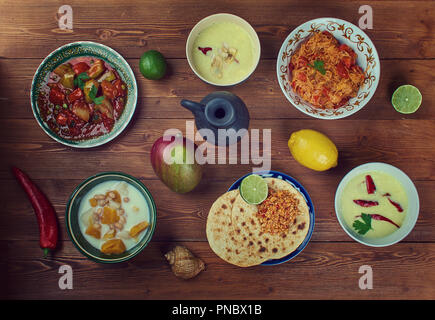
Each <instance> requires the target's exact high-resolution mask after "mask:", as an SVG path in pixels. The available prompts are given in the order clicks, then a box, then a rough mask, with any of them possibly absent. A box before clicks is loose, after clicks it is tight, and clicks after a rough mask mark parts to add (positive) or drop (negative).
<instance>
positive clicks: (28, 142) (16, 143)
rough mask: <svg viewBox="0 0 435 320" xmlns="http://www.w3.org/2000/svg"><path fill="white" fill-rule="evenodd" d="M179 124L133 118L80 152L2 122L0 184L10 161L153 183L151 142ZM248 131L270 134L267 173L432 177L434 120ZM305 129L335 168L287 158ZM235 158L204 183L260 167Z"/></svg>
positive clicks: (288, 123)
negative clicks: (324, 140) (334, 152)
mask: <svg viewBox="0 0 435 320" xmlns="http://www.w3.org/2000/svg"><path fill="white" fill-rule="evenodd" d="M336 123H339V124H340V125H336ZM185 127H186V121H185V120H163V119H162V120H159V121H158V127H157V128H156V122H155V121H154V120H148V119H136V120H135V121H133V123H132V124H131V125H130V126H129V127H128V128H127V129H126V130H125V131H124V132H123V134H122V135H121V136H119V137H118V138H117V139H115V140H114V141H112V142H110V143H108V144H107V145H104V146H101V147H97V148H94V149H91V150H80V149H72V148H70V147H65V146H63V145H61V144H59V143H57V142H55V141H54V140H52V139H51V138H50V137H48V136H47V135H46V134H45V133H44V132H43V131H42V130H41V129H40V128H39V126H38V125H37V124H36V123H35V121H34V120H31V119H28V120H0V133H1V135H2V137H3V139H2V142H1V143H0V147H1V149H2V150H3V151H4V153H5V154H4V156H3V157H2V158H1V159H0V163H1V164H3V165H2V166H1V168H0V179H4V178H10V172H9V170H8V166H10V165H12V164H15V165H17V166H19V167H22V169H23V170H26V171H27V172H28V173H29V174H30V175H31V176H32V177H33V178H34V179H59V178H62V179H77V178H78V177H80V178H85V177H87V176H90V175H92V174H95V173H96V172H99V171H118V170H121V171H125V172H128V173H130V174H133V175H135V176H137V177H140V178H143V179H153V178H154V177H155V175H154V172H153V170H152V168H151V165H150V162H149V152H150V150H151V146H152V144H153V143H154V141H155V140H157V138H158V137H160V136H161V135H162V134H163V133H164V132H165V130H167V129H170V128H175V129H179V130H180V131H182V132H183V133H184V132H185ZM250 128H251V129H259V130H260V131H259V133H260V142H262V141H263V132H264V131H263V130H265V129H271V136H272V141H271V142H272V145H271V153H270V154H271V159H272V169H275V170H280V171H283V172H287V173H289V174H291V175H294V176H295V177H299V178H301V179H302V178H303V177H305V176H307V177H309V176H311V177H315V178H320V177H325V176H331V177H335V179H338V178H339V177H342V176H344V174H346V172H348V171H349V170H350V169H352V168H353V167H355V166H357V165H359V164H363V163H366V162H373V161H380V162H387V163H390V164H392V165H395V166H398V167H399V168H401V169H402V170H404V171H405V172H406V173H407V174H408V175H409V176H410V177H411V178H412V179H413V180H434V177H435V172H434V168H435V167H434V165H433V159H434V158H435V156H434V152H435V149H434V148H433V144H432V143H429V142H430V141H428V140H425V139H424V137H432V136H434V135H435V125H434V121H433V120H394V121H392V120H358V121H353V120H340V121H339V122H331V121H318V120H304V121H300V120H253V121H251V123H250ZM303 128H308V129H316V130H318V131H321V132H323V133H325V134H326V135H328V136H329V137H330V138H331V139H332V140H333V141H334V143H335V144H336V145H337V148H338V150H339V152H340V155H339V165H338V167H336V168H334V169H333V170H330V171H327V172H324V173H318V172H314V171H311V170H309V169H306V168H304V167H302V166H300V165H299V164H297V163H296V162H295V161H294V160H293V158H292V157H291V155H290V152H289V150H288V146H287V141H288V139H289V137H290V134H291V132H293V131H296V130H299V129H303ZM251 137H252V138H253V141H258V139H255V138H254V136H253V135H251ZM246 138H248V136H246ZM197 142H198V144H201V142H199V141H197ZM262 146H263V145H261V144H260V147H261V148H262ZM260 151H261V150H260ZM239 153H240V149H239ZM217 155H218V151H217V150H216V157H217ZM239 155H240V154H239ZM227 156H228V151H227ZM233 159H234V161H235V162H236V164H238V165H229V164H228V163H229V161H228V160H227V161H226V162H225V163H227V166H225V165H219V164H213V165H210V167H209V169H208V170H207V172H206V175H207V179H210V180H214V179H215V180H227V181H228V179H229V181H233V180H234V179H235V178H236V177H240V176H241V175H243V174H245V173H246V172H249V171H251V170H252V168H253V167H254V168H261V166H262V165H261V163H260V164H259V165H255V163H254V162H253V161H252V154H251V157H250V162H249V165H248V164H246V165H242V164H241V160H240V157H239V158H233ZM257 160H258V159H257ZM260 160H261V159H260ZM216 163H217V161H216ZM416 164H418V165H416ZM228 166H229V167H228ZM337 181H338V180H337Z"/></svg>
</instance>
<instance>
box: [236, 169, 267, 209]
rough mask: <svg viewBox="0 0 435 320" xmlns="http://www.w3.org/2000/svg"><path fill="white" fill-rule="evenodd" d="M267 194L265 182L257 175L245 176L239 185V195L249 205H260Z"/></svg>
mask: <svg viewBox="0 0 435 320" xmlns="http://www.w3.org/2000/svg"><path fill="white" fill-rule="evenodd" d="M268 192H269V189H268V187H267V182H266V181H265V180H264V179H263V178H262V177H261V176H259V175H258V174H251V175H249V176H247V177H246V178H245V179H243V180H242V183H241V184H240V195H241V196H242V198H243V200H245V201H246V202H247V203H249V204H260V203H262V202H263V201H264V200H266V198H267V195H268Z"/></svg>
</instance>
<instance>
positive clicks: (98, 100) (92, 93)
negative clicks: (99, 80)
mask: <svg viewBox="0 0 435 320" xmlns="http://www.w3.org/2000/svg"><path fill="white" fill-rule="evenodd" d="M97 92H98V90H97V88H96V87H95V86H94V85H92V88H91V91H89V98H91V100H92V101H93V102H94V103H95V104H101V103H102V102H103V100H104V96H101V97H98V98H97Z"/></svg>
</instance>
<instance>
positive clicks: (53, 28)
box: [0, 0, 435, 299]
mask: <svg viewBox="0 0 435 320" xmlns="http://www.w3.org/2000/svg"><path fill="white" fill-rule="evenodd" d="M62 4H64V3H63V1H62V2H59V1H33V0H23V1H9V0H1V1H0V105H1V114H0V132H1V139H0V148H1V160H0V161H1V167H0V179H1V183H0V195H1V203H0V205H1V209H0V210H1V215H0V219H1V223H0V252H1V253H2V254H1V256H2V257H1V259H0V261H1V262H0V266H1V270H0V271H2V272H0V274H1V275H0V283H1V285H0V291H1V293H0V297H3V298H8V299H23V298H24V299H83V298H85V299H88V298H89V299H94V298H98V299H130V298H136V299H137V298H138V299H434V298H435V290H434V288H435V272H434V270H435V232H434V227H435V211H434V208H435V197H434V193H435V171H434V168H435V166H434V159H435V148H434V147H435V144H434V137H435V90H434V83H435V32H434V31H435V29H434V25H435V24H434V22H435V21H434V17H435V2H433V1H363V2H361V1H343V2H341V1H300V2H299V1H280V0H268V1H245V0H233V1H181V0H164V1H163V0H162V1H161V0H159V1H140V0H129V1H115V0H106V1H104V4H102V3H101V2H98V3H97V1H95V2H93V1H91V2H90V1H88V0H86V1H84V0H80V1H72V0H71V1H68V2H67V4H69V5H70V6H71V7H72V9H73V32H62V31H61V30H59V28H58V22H57V20H56V13H57V11H58V8H59V7H60V6H61V5H62ZM363 4H368V5H370V6H371V7H372V9H373V14H374V22H373V29H372V30H366V32H367V34H368V35H369V36H370V38H371V40H372V41H373V42H374V44H375V46H376V48H377V50H378V53H379V56H380V58H381V80H380V83H379V86H378V89H377V91H376V94H375V95H374V97H373V98H372V100H371V101H370V103H369V104H368V105H366V106H365V107H364V108H363V109H362V110H361V111H359V112H358V113H356V114H354V115H353V116H350V117H348V118H346V119H342V120H335V121H324V120H317V119H314V118H311V117H308V116H306V115H304V114H303V113H301V112H299V111H298V110H297V109H295V108H294V107H293V106H291V105H290V104H289V102H288V101H287V100H286V99H285V97H284V95H283V94H282V92H281V90H280V88H279V85H278V82H277V79H276V71H275V65H276V57H277V54H278V51H279V49H280V46H281V44H282V42H283V40H284V39H285V38H286V37H287V35H288V34H289V33H290V32H291V31H292V30H293V29H294V28H296V27H297V26H298V25H300V24H302V23H303V22H305V21H308V20H310V19H314V18H318V17H330V16H332V17H337V18H341V19H344V20H347V21H350V22H352V23H354V24H358V20H359V18H360V17H361V14H359V13H358V9H359V7H360V6H361V5H363ZM218 12H230V13H233V14H236V15H239V16H241V17H243V18H245V19H246V20H248V21H249V22H250V23H251V24H252V25H253V27H254V28H255V29H256V31H257V32H258V35H259V38H260V41H261V45H262V56H261V61H260V64H259V66H258V68H257V70H256V71H255V73H254V74H253V75H252V76H251V77H250V79H249V80H248V81H246V82H245V83H244V84H243V85H241V86H237V87H233V88H230V89H229V91H232V92H234V93H235V94H237V95H238V96H240V97H241V98H242V99H243V100H244V101H245V103H246V104H247V106H248V108H249V112H250V115H251V118H252V120H251V128H258V129H265V128H271V129H272V141H273V143H272V168H273V169H274V170H278V171H282V172H286V173H288V174H290V175H291V176H293V177H294V178H296V179H297V180H298V181H300V182H301V183H302V184H303V185H304V186H305V187H306V188H307V190H308V192H309V193H310V195H311V197H312V199H313V201H314V205H315V208H316V224H315V229H314V234H313V236H312V239H311V241H310V243H309V244H308V246H307V247H306V248H305V250H304V251H303V252H302V253H301V254H299V255H298V256H297V257H296V258H294V259H293V260H291V261H290V262H288V263H284V264H281V265H278V266H274V267H264V266H257V267H252V268H248V269H245V268H238V267H236V266H232V265H230V264H227V263H225V262H224V261H222V260H221V259H219V258H218V257H217V256H216V255H215V254H214V253H213V252H212V250H211V249H210V247H209V245H208V242H207V239H206V234H205V224H206V218H207V214H208V211H209V208H210V206H211V204H212V203H213V201H214V200H215V199H216V198H217V197H218V196H219V195H221V194H222V193H224V192H225V191H226V190H227V189H228V187H229V186H230V185H231V183H232V182H233V181H235V180H236V179H237V178H239V177H240V176H242V175H244V174H246V173H248V172H250V171H251V168H252V166H253V165H252V164H250V165H209V166H208V167H207V169H206V172H205V177H204V179H203V181H202V182H201V185H200V187H198V188H197V189H196V190H195V191H194V192H192V193H190V194H186V195H178V194H174V193H173V192H171V191H169V190H168V189H167V188H166V187H165V185H163V183H162V182H161V181H160V180H159V179H158V178H157V177H156V176H155V174H154V172H153V170H152V167H151V164H150V160H149V156H150V148H151V146H152V144H153V143H154V141H155V140H156V139H157V138H158V137H159V136H161V135H162V134H163V132H164V131H165V130H166V129H169V128H179V129H181V130H184V128H185V123H186V120H192V119H193V118H192V115H191V113H189V112H188V111H187V110H185V109H184V108H182V107H181V106H180V100H181V99H183V98H186V99H192V100H199V99H201V98H202V97H204V96H205V95H206V94H208V93H210V92H212V91H215V90H217V89H216V88H215V87H212V86H209V85H207V84H205V83H203V82H202V81H201V80H199V79H198V78H197V77H196V76H195V75H194V74H193V72H192V71H191V69H190V68H189V65H188V63H187V61H186V59H185V42H186V39H187V36H188V34H189V31H190V30H191V28H192V27H193V26H194V25H195V23H196V22H197V21H199V20H200V19H201V18H203V17H205V16H207V15H210V14H213V13H218ZM80 40H90V41H96V42H100V43H103V44H105V45H108V46H110V47H112V48H114V49H115V50H117V51H118V52H119V53H121V54H122V55H123V56H124V57H125V58H126V60H127V61H128V63H129V64H130V65H131V67H132V69H133V71H134V73H135V75H136V79H137V83H138V87H139V88H138V89H139V98H138V105H137V109H136V113H135V115H134V119H133V121H132V122H131V124H130V125H129V126H128V127H127V129H126V130H125V131H124V132H123V133H122V135H121V136H119V137H118V138H117V139H115V140H114V141H112V142H111V143H108V144H107V145H104V146H101V147H98V148H95V149H91V150H77V149H72V148H69V147H65V146H63V145H61V144H59V143H56V142H55V141H54V140H52V139H51V138H49V137H48V136H47V135H46V134H45V133H44V132H43V131H42V130H41V129H40V127H39V126H38V124H37V122H36V121H35V119H34V117H33V114H32V111H31V107H30V102H29V90H30V85H31V81H32V77H33V74H34V72H35V70H36V69H37V67H38V65H39V64H40V63H41V61H42V60H43V59H44V58H45V57H46V56H47V55H48V54H49V53H50V52H51V51H53V50H54V49H56V48H58V47H59V46H61V45H63V44H66V43H69V42H74V41H80ZM149 49H156V50H159V51H160V52H162V53H163V54H164V56H165V57H166V58H167V62H168V65H169V73H168V75H167V76H166V77H165V78H164V79H163V80H160V81H149V80H146V79H144V78H143V77H142V75H141V74H140V72H139V68H138V62H139V58H140V56H141V54H142V53H143V52H144V51H146V50H149ZM405 83H409V84H413V85H415V86H417V87H418V88H419V89H420V90H421V92H422V94H423V104H422V106H421V108H420V109H419V110H418V111H417V112H416V113H414V114H412V115H402V114H399V113H398V112H396V111H395V110H394V109H393V107H392V106H391V104H390V97H391V94H392V91H393V90H394V89H395V88H396V87H397V86H399V85H401V84H405ZM302 128H313V129H317V130H319V131H322V132H324V133H325V134H327V135H328V136H329V137H331V139H332V140H333V141H334V142H335V143H336V145H337V147H338V149H339V165H338V166H337V167H336V168H334V169H332V170H329V171H326V172H322V173H318V172H314V171H311V170H309V169H306V168H304V167H302V166H300V165H299V164H298V163H296V162H295V160H293V158H292V157H291V155H290V153H289V151H288V148H287V140H288V138H289V136H290V134H291V132H293V131H295V130H298V129H302ZM372 161H381V162H386V163H390V164H392V165H394V166H397V167H398V168H400V169H402V170H403V171H405V172H406V173H407V174H408V175H409V176H410V177H411V179H412V180H413V181H414V183H415V185H416V187H417V189H418V192H419V195H420V207H421V209H420V215H419V219H418V221H417V224H416V226H415V228H414V230H413V231H412V232H411V234H410V235H409V236H408V237H407V238H406V239H404V240H403V241H402V242H400V243H398V244H396V245H393V246H390V247H386V248H372V247H367V246H363V245H361V244H359V243H356V242H355V241H353V240H352V239H350V238H349V237H348V236H347V235H346V234H345V232H344V231H343V230H342V229H341V227H340V225H339V223H338V221H337V219H336V216H335V212H334V194H335V190H336V188H337V185H338V183H339V182H340V180H341V179H342V178H343V176H344V175H345V174H346V173H347V172H348V171H349V170H351V169H352V168H354V167H355V166H357V165H360V164H363V163H366V162H372ZM11 165H16V166H18V167H20V168H21V169H23V170H24V171H26V172H27V173H28V174H29V175H30V177H31V178H32V179H33V180H34V181H35V182H36V183H37V184H38V185H39V186H40V187H41V189H42V190H43V191H44V193H46V195H47V196H48V197H49V198H50V200H51V201H52V203H53V204H54V206H55V208H56V211H57V213H58V217H59V221H60V229H61V239H60V245H59V249H58V250H57V251H56V252H55V253H54V255H53V257H52V258H50V259H44V258H43V257H42V252H41V250H40V249H39V236H38V227H37V224H36V219H35V217H34V214H33V210H32V207H31V205H30V204H29V202H28V200H27V198H26V196H25V194H24V192H23V191H22V190H21V188H20V187H19V185H18V184H17V182H16V181H15V180H14V179H13V177H12V174H11V172H10V166H11ZM111 170H114V171H123V172H126V173H128V174H131V175H134V176H136V177H138V178H139V179H140V180H141V181H142V182H143V183H144V184H145V185H146V186H147V187H148V188H149V190H150V191H151V193H152V194H153V195H154V198H155V201H156V206H157V215H158V218H157V228H156V231H155V234H154V237H153V239H152V241H151V243H150V244H149V246H148V247H147V248H145V250H143V251H142V252H141V253H140V254H139V255H138V256H136V257H135V258H134V259H132V260H130V261H129V262H126V263H121V264H117V265H102V264H98V263H95V262H92V261H90V260H87V259H86V258H85V257H84V256H82V255H81V254H80V253H79V252H78V251H77V250H76V249H75V247H74V246H73V244H72V243H71V241H70V240H69V238H68V235H67V233H66V230H65V219H64V211H65V205H66V202H67V199H68V197H69V195H70V194H71V192H72V191H73V189H74V188H75V187H76V186H77V185H78V184H79V183H80V182H81V181H82V180H83V179H85V178H87V177H88V176H90V175H93V174H95V173H98V172H101V171H111ZM174 244H184V245H186V246H187V247H188V248H190V249H191V250H192V251H193V252H194V253H195V254H196V255H198V256H199V257H200V258H202V259H203V260H204V261H205V263H206V265H207V270H206V271H204V272H203V273H201V274H200V275H199V276H198V277H196V278H195V279H193V280H190V281H183V280H179V279H177V278H175V277H174V275H173V274H172V272H171V271H170V269H169V267H168V265H167V263H166V261H165V259H164V257H163V253H165V252H166V250H167V249H168V248H170V247H171V246H173V245H174ZM62 265H70V266H71V267H72V270H73V289H72V290H60V289H59V286H58V281H59V277H60V276H61V274H59V267H60V266H62ZM362 265H369V266H371V267H372V270H373V289H371V290H361V289H360V288H359V286H358V281H359V279H360V277H361V276H362V274H360V273H359V272H358V270H359V268H360V267H361V266H362Z"/></svg>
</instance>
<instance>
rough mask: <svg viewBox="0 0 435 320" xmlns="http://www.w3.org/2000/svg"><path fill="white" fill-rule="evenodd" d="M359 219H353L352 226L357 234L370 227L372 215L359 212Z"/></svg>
mask: <svg viewBox="0 0 435 320" xmlns="http://www.w3.org/2000/svg"><path fill="white" fill-rule="evenodd" d="M361 219H362V221H360V220H355V221H354V222H353V225H352V227H353V228H354V229H355V230H356V232H358V233H359V234H366V233H367V232H368V231H369V230H370V229H371V228H372V217H371V216H370V215H369V214H367V213H361Z"/></svg>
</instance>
